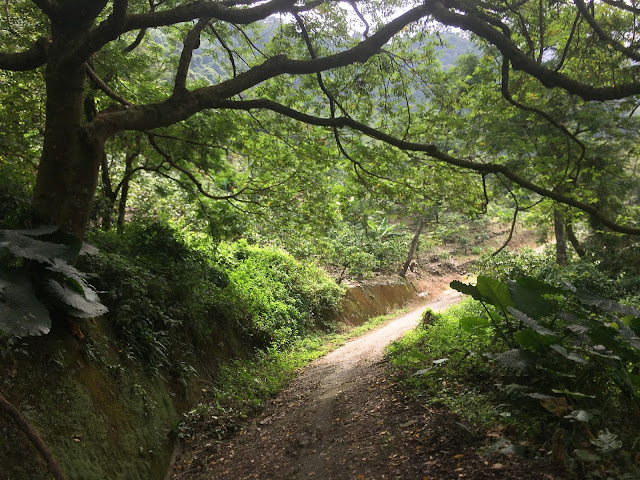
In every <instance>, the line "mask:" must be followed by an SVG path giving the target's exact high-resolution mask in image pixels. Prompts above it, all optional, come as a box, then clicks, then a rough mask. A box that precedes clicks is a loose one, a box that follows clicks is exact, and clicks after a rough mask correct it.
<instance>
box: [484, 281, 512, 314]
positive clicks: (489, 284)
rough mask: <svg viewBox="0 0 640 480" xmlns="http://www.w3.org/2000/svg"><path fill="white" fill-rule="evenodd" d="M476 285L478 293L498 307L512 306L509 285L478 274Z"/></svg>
mask: <svg viewBox="0 0 640 480" xmlns="http://www.w3.org/2000/svg"><path fill="white" fill-rule="evenodd" d="M476 286H477V287H478V291H479V292H480V294H481V295H482V296H483V297H484V298H485V299H486V301H488V302H489V303H491V304H492V305H495V306H496V307H500V308H507V307H509V306H513V300H511V295H510V294H509V287H508V286H507V284H506V283H504V282H501V281H500V280H496V279H495V278H491V277H485V276H482V275H480V276H479V277H478V283H477V285H476Z"/></svg>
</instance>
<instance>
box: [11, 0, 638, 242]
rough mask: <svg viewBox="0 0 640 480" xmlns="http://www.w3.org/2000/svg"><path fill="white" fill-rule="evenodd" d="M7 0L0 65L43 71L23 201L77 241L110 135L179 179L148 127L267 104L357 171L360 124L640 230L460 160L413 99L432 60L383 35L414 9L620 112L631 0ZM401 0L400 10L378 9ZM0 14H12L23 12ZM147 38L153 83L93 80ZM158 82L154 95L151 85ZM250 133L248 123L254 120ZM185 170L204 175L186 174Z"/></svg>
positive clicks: (516, 67)
mask: <svg viewBox="0 0 640 480" xmlns="http://www.w3.org/2000/svg"><path fill="white" fill-rule="evenodd" d="M6 3H7V8H6V9H5V10H6V12H8V14H7V15H5V16H4V17H3V18H2V20H1V22H2V33H1V34H0V48H2V49H3V50H5V51H6V52H7V53H0V71H5V72H25V71H32V70H34V69H41V68H42V69H43V75H42V84H43V85H44V91H45V92H44V93H45V95H46V106H45V117H46V118H45V122H44V131H43V132H42V148H41V157H40V160H39V165H38V174H37V181H36V185H35V189H34V196H33V204H34V206H35V207H36V209H37V210H39V211H40V213H42V214H43V215H44V216H46V217H48V218H50V219H51V220H53V221H54V222H56V223H57V224H59V225H60V226H61V227H62V228H63V229H64V230H65V231H66V232H67V233H69V234H71V235H73V236H75V237H82V236H83V235H84V232H85V229H86V227H87V223H88V220H89V215H90V211H91V205H92V202H93V198H94V195H95V191H96V186H97V183H98V178H99V169H100V165H101V162H102V160H103V159H104V155H105V144H106V143H107V141H109V140H111V139H113V138H114V137H116V136H117V135H118V134H120V133H121V132H125V131H128V130H136V131H140V132H144V133H145V135H147V136H149V135H151V137H150V141H149V143H150V145H151V146H152V147H153V150H154V151H155V154H156V155H159V156H160V157H162V159H163V162H165V163H167V164H168V165H169V166H170V167H171V168H172V169H177V170H178V171H179V172H180V174H181V175H184V176H186V177H189V178H190V177H193V175H192V165H187V166H184V165H181V164H180V162H176V161H175V160H174V158H173V156H172V155H171V154H170V152H168V151H167V147H163V145H161V144H160V143H159V142H157V141H156V142H155V145H153V142H152V141H151V138H153V135H154V134H155V132H156V131H158V129H163V128H167V127H170V126H172V125H180V124H182V122H185V121H187V120H188V119H190V118H192V117H194V116H196V115H199V114H201V112H206V111H209V112H222V111H242V112H255V111H270V112H274V113H275V114H277V115H278V116H285V117H289V118H291V119H294V120H296V121H298V122H302V123H306V124H308V125H315V126H318V127H323V128H327V129H331V134H332V135H333V137H334V139H335V141H336V144H337V146H338V148H339V150H340V152H341V153H342V155H343V156H344V157H346V158H349V159H350V161H351V162H352V163H353V166H354V169H356V170H357V171H358V172H359V173H360V174H362V175H373V176H375V175H379V173H377V172H376V171H375V168H378V165H374V167H375V168H369V167H368V166H367V165H365V163H364V162H363V161H362V158H363V156H364V155H366V154H368V153H369V152H372V151H375V145H373V144H370V143H369V144H367V143H365V144H364V145H363V150H362V152H361V154H360V155H355V154H352V153H350V150H349V148H352V149H353V150H357V148H356V147H357V144H358V141H359V139H360V137H361V136H362V135H365V136H368V137H370V138H372V139H375V140H378V141H381V142H385V143H387V144H388V145H391V146H393V147H395V148H398V149H400V150H402V151H404V152H410V153H411V156H410V158H411V161H412V162H414V164H415V165H417V166H418V167H420V168H422V167H425V165H427V164H429V165H431V166H433V165H434V164H435V165H443V164H446V165H449V166H452V167H454V168H457V169H468V170H472V171H475V172H478V173H479V174H481V175H482V176H483V177H485V176H487V175H497V176H499V177H501V178H503V179H505V180H507V181H508V182H510V183H513V184H514V185H518V186H520V187H522V188H525V189H528V190H530V191H532V192H534V193H536V194H538V195H541V196H545V197H549V198H551V199H553V200H555V201H557V202H560V203H564V204H566V205H569V206H572V207H575V208H577V209H580V210H582V211H584V212H586V213H588V214H589V215H591V216H592V217H594V218H596V219H597V220H598V222H600V223H601V224H603V225H604V226H606V227H609V228H611V229H613V230H616V231H620V232H625V233H635V234H637V233H640V228H638V227H637V226H636V224H637V218H636V217H635V216H632V217H631V218H629V217H627V218H625V219H624V220H625V221H624V222H622V223H621V222H619V221H618V220H617V219H616V218H611V217H610V216H609V215H608V214H607V213H606V212H603V211H602V209H601V208H599V206H598V205H597V204H596V203H594V202H592V201H591V199H590V198H588V197H587V198H582V197H580V196H579V195H578V194H577V193H576V192H575V191H572V193H571V194H568V193H562V191H561V190H558V189H556V188H555V186H554V185H551V184H548V183H544V182H540V181H538V180H537V179H534V180H531V179H530V177H529V175H528V173H527V171H526V170H524V171H523V170H521V169H519V167H518V166H517V165H516V166H511V165H508V164H505V163H504V162H502V161H501V160H500V159H499V158H483V157H482V156H479V155H476V154H471V155H467V156H465V155H464V152H463V151H461V150H460V149H459V148H458V145H455V142H454V145H451V142H450V141H449V140H443V138H442V132H440V133H439V132H438V131H437V130H438V129H437V128H434V126H433V125H430V122H431V121H432V120H433V119H434V117H433V116H430V115H428V113H429V112H428V111H427V110H428V109H425V108H424V103H425V102H424V97H420V96H419V95H417V92H423V93H425V92H427V93H428V91H429V89H430V82H431V80H430V77H429V74H430V72H428V71H426V70H425V69H424V68H422V69H421V68H419V66H420V65H422V66H424V65H428V64H429V62H428V61H424V62H422V63H421V62H419V61H416V60H417V57H416V52H410V51H408V50H406V49H405V50H402V47H399V48H400V50H397V49H396V48H394V47H393V45H387V43H388V42H389V41H391V40H397V42H396V43H397V44H399V45H402V44H403V42H404V44H405V45H406V41H405V40H406V39H407V36H408V35H410V34H414V35H420V34H421V33H422V32H423V31H424V30H425V28H427V24H428V22H427V21H428V20H435V21H437V22H440V23H441V24H443V25H447V26H454V27H458V28H462V29H464V30H467V31H469V32H471V33H473V34H474V35H477V36H478V37H479V38H481V39H483V40H484V41H485V42H487V43H489V44H491V45H493V46H494V47H495V49H496V52H497V54H498V55H499V58H500V62H501V65H502V68H501V69H500V71H499V73H498V75H499V76H500V77H501V82H503V84H504V82H506V83H507V85H509V82H510V77H511V76H513V75H514V72H515V74H516V75H518V76H521V78H524V79H531V78H534V79H537V80H538V81H540V82H541V84H542V85H544V87H546V88H554V87H559V88H560V89H563V90H564V91H565V92H567V94H568V95H575V96H578V97H580V98H581V99H582V100H584V101H593V100H595V101H602V102H605V101H607V102H619V103H620V102H623V103H626V104H627V105H628V109H627V110H628V111H629V112H631V111H632V110H633V107H634V105H633V103H634V102H633V99H634V96H635V95H637V94H638V93H640V80H637V79H636V69H635V68H634V65H635V62H637V61H638V60H640V53H639V52H638V49H637V47H638V44H637V42H636V36H635V34H634V32H635V31H636V30H637V14H638V13H639V10H638V9H637V8H636V7H635V6H634V4H628V3H626V2H619V1H614V0H611V1H603V2H598V3H593V2H592V3H589V4H586V3H585V2H584V1H582V0H575V1H573V2H571V1H556V2H542V1H538V0H528V1H527V0H525V1H522V0H519V1H500V2H482V3H478V2H471V1H466V0H426V1H424V2H416V3H411V2H408V3H406V2H398V4H395V3H394V2H387V1H384V2H382V1H375V0H367V1H362V2H358V3H356V2H346V3H345V4H344V5H345V6H346V7H348V9H349V11H350V12H351V13H347V10H345V9H343V8H342V6H341V4H340V3H339V2H335V1H331V0H325V1H309V2H305V1H296V0H269V1H266V2H258V1H252V0H243V1H237V0H226V1H222V2H213V1H196V2H190V1H181V0H175V1H168V2H156V1H154V0H151V1H149V2H147V1H142V0H132V1H127V0H99V1H95V2H90V3H87V2H83V1H80V0H64V1H63V0H32V1H27V0H15V1H8V2H6ZM401 7H402V8H403V10H404V12H405V13H402V14H400V15H397V16H396V17H395V18H394V19H393V20H389V18H392V17H393V16H394V13H393V12H394V10H395V9H397V8H401ZM11 12H16V13H18V12H19V13H20V17H19V18H17V19H16V17H15V16H14V15H11ZM274 15H276V16H277V15H280V16H281V17H282V18H283V19H285V20H284V21H282V22H280V24H279V27H278V31H277V34H276V35H274V36H273V39H272V41H270V42H269V44H268V45H266V44H265V41H264V36H262V35H261V34H260V33H258V32H257V30H256V32H253V31H252V27H253V26H254V25H256V24H258V23H259V22H261V21H263V20H265V19H267V18H269V17H272V16H274ZM355 18H359V19H360V24H361V28H360V32H361V33H360V34H358V35H354V32H353V27H352V24H353V19H355ZM157 32H161V33H162V35H156V33H157ZM152 34H153V35H156V36H155V37H154V38H153V39H154V42H155V43H162V42H165V43H166V44H167V45H168V46H171V47H172V48H168V49H165V54H166V58H156V59H155V62H156V63H162V64H163V65H164V66H165V73H164V75H162V76H161V77H160V78H158V79H156V81H155V82H153V83H152V84H150V87H152V88H147V89H146V91H145V89H142V88H140V89H137V90H131V91H127V89H126V88H121V87H122V86H121V84H120V85H119V84H118V81H117V78H115V79H114V78H101V77H100V75H99V73H100V72H99V70H100V67H98V66H97V63H98V62H97V61H96V60H98V59H109V61H112V62H115V67H116V68H115V69H112V71H113V70H117V66H118V65H126V64H127V60H126V59H127V58H128V56H130V55H136V50H137V49H138V47H139V45H140V44H141V43H142V42H143V41H144V39H145V38H147V37H149V36H151V35H152ZM38 35H42V36H40V37H39V38H37V37H38ZM203 40H207V41H208V42H210V44H215V45H218V48H217V52H218V53H217V54H218V57H219V58H218V60H219V61H218V62H217V64H216V65H217V68H216V69H214V70H215V74H212V75H209V76H206V75H205V76H200V77H198V78H194V75H193V72H192V69H191V63H192V59H193V53H194V51H195V50H196V49H197V48H199V47H200V46H201V44H202V41H203ZM123 41H126V44H125V45H122V42H123ZM116 52H117V53H116ZM220 52H221V53H222V55H220ZM405 56H406V57H411V58H409V59H405V58H404V57H405ZM144 58H145V59H146V60H147V61H149V60H151V59H152V57H151V56H149V55H146V56H144ZM423 59H424V57H423ZM427 60H428V59H427ZM92 65H93V66H92ZM94 66H95V67H96V68H94ZM96 70H98V71H96ZM190 72H191V74H190ZM376 73H377V75H376ZM4 78H6V79H8V81H9V83H10V87H11V85H12V82H14V79H13V77H12V75H9V74H6V73H5V74H4ZM89 81H90V82H92V83H91V85H93V86H94V87H96V88H98V89H100V91H101V92H102V93H103V94H104V95H105V97H108V98H109V99H110V104H106V102H105V105H100V106H99V107H98V109H97V111H96V112H95V115H92V116H91V117H89V118H88V117H87V116H86V115H85V113H86V109H85V99H86V97H87V85H88V82H89ZM156 87H157V89H158V91H153V90H154V89H155V88H156ZM165 92H166V93H165ZM432 93H433V92H432ZM431 97H433V95H431ZM421 104H422V106H420V105H421ZM372 106H375V108H372ZM401 107H404V108H401ZM514 108H519V107H516V106H515V105H514ZM536 108H538V109H539V110H540V111H542V112H543V114H544V115H547V116H548V117H549V118H550V119H551V120H553V121H554V122H555V123H557V124H558V125H559V124H561V122H560V121H557V120H555V119H554V113H553V112H550V113H549V112H545V111H544V109H545V105H544V104H543V105H540V106H539V107H536ZM442 113H443V111H442V110H441V111H440V112H439V114H440V115H441V114H442ZM251 115H255V114H253V113H251V114H250V116H251ZM241 118H243V119H244V120H245V121H246V119H247V118H248V117H247V116H241ZM263 118H270V117H269V115H264V116H263ZM435 118H437V117H435ZM558 128H559V127H558ZM212 132H213V131H210V133H212ZM254 132H255V133H256V134H258V135H259V134H260V133H261V131H260V129H256V130H255V131H254ZM183 133H184V132H183ZM37 143H38V142H34V144H37ZM434 162H435V163H434ZM379 167H380V168H381V169H382V171H383V172H384V171H385V170H390V169H391V166H390V165H380V166H379ZM420 168H418V172H419V171H420ZM576 168H579V167H578V166H576ZM190 179H191V180H196V182H195V183H196V185H197V184H199V185H200V186H203V185H202V183H201V182H199V181H198V178H190ZM234 195H237V194H236V193H233V192H231V193H227V194H222V195H214V197H215V198H229V197H232V196H234Z"/></svg>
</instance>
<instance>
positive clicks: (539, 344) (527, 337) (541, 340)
mask: <svg viewBox="0 0 640 480" xmlns="http://www.w3.org/2000/svg"><path fill="white" fill-rule="evenodd" d="M513 338H515V340H516V342H518V344H519V345H520V346H521V347H524V348H531V349H534V350H536V349H539V348H543V347H546V346H549V345H551V344H553V343H555V342H557V341H558V339H557V337H552V336H549V335H541V334H539V333H538V332H535V331H534V330H520V331H519V332H516V333H514V334H513Z"/></svg>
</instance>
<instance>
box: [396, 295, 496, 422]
mask: <svg viewBox="0 0 640 480" xmlns="http://www.w3.org/2000/svg"><path fill="white" fill-rule="evenodd" d="M476 308H477V307H476V305H475V303H474V302H471V301H468V300H464V301H463V302H462V303H460V304H458V305H454V306H453V307H451V308H449V309H448V310H446V311H445V312H442V313H433V312H428V313H430V315H428V318H429V319H430V320H429V322H430V323H429V324H424V323H423V324H421V326H420V327H418V328H416V329H415V330H413V331H411V332H409V333H407V334H406V335H405V336H404V337H403V338H401V339H400V340H398V341H396V342H394V343H392V344H391V345H390V346H389V347H388V349H387V355H388V359H389V362H390V363H391V365H392V366H393V368H394V370H395V373H396V375H397V378H398V379H399V380H400V381H401V382H402V383H403V384H404V385H405V387H406V389H407V390H408V391H409V392H410V393H411V394H413V395H414V396H417V397H420V399H421V401H423V402H424V403H425V404H427V405H431V406H434V407H446V408H447V409H449V410H450V411H452V412H454V413H456V414H458V415H460V416H461V417H463V418H465V419H466V420H469V421H471V422H473V423H474V424H475V425H477V426H479V427H481V428H489V427H490V426H493V425H495V424H496V423H499V422H500V421H502V420H503V419H504V417H501V416H500V413H503V412H500V411H497V410H496V409H495V407H494V398H493V394H492V392H493V385H492V384H490V385H485V382H486V380H487V379H489V381H490V377H489V376H488V375H487V365H486V359H484V358H483V357H482V355H481V354H480V353H478V352H482V351H483V350H485V349H488V348H489V347H490V341H491V339H490V336H489V335H488V334H487V333H482V332H478V333H477V334H469V333H466V332H464V331H463V330H461V329H460V326H459V323H458V318H461V317H464V316H470V315H473V314H474V313H475V309H476ZM425 317H427V315H426V316H425Z"/></svg>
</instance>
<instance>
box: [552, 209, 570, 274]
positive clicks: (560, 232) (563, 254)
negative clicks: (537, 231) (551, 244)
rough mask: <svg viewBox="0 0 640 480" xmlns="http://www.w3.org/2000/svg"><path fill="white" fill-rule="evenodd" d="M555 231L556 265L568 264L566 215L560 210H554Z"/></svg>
mask: <svg viewBox="0 0 640 480" xmlns="http://www.w3.org/2000/svg"><path fill="white" fill-rule="evenodd" d="M553 230H554V233H555V236H556V263H557V264H558V265H566V264H567V236H566V232H565V222H564V215H563V214H562V211H561V210H560V209H559V208H554V209H553Z"/></svg>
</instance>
